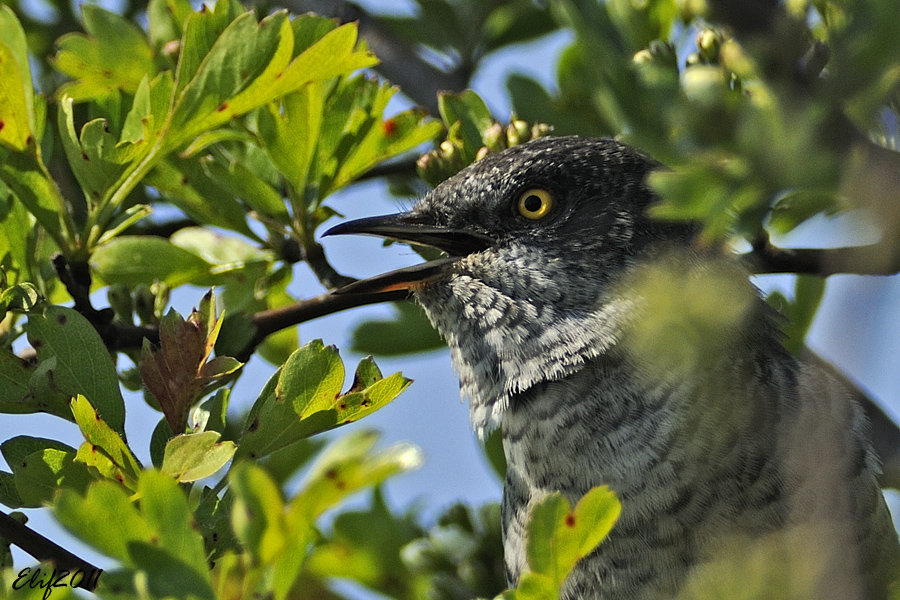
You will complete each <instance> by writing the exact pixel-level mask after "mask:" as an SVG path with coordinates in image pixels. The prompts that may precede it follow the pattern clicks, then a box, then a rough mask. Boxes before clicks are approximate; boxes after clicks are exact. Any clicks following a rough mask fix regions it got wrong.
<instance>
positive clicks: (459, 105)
mask: <svg viewBox="0 0 900 600" xmlns="http://www.w3.org/2000/svg"><path fill="white" fill-rule="evenodd" d="M438 108H439V109H440V111H441V118H442V119H443V120H444V123H445V124H446V125H447V126H448V127H450V126H451V125H454V124H456V123H459V125H458V127H459V135H460V138H461V139H462V142H463V146H462V150H463V160H464V161H465V163H466V164H468V163H471V162H474V161H475V155H476V153H477V152H478V150H479V149H480V148H481V147H482V146H483V145H484V141H483V138H482V135H483V132H484V131H486V130H487V129H489V128H490V127H491V126H492V125H493V124H494V118H493V117H492V116H491V111H490V110H489V109H488V107H487V105H486V104H485V103H484V100H482V99H481V97H480V96H479V95H478V94H476V93H475V92H473V91H471V90H467V91H465V92H463V93H462V94H459V95H457V94H449V93H442V94H439V95H438Z"/></svg>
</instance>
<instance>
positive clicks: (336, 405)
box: [237, 340, 410, 458]
mask: <svg viewBox="0 0 900 600" xmlns="http://www.w3.org/2000/svg"><path fill="white" fill-rule="evenodd" d="M364 362H366V363H367V364H366V365H364V366H363V368H362V373H363V375H362V377H363V378H365V377H370V378H371V373H372V371H371V367H370V366H369V365H368V359H366V361H364ZM343 381H344V365H343V363H342V362H341V359H340V356H339V355H338V352H337V350H336V349H335V348H334V347H333V346H328V347H326V346H324V345H323V344H322V342H321V340H313V341H312V342H310V343H308V344H306V345H305V346H303V347H302V348H300V349H299V350H297V351H296V352H294V353H293V354H292V355H291V356H290V357H289V358H288V360H287V362H285V364H284V366H283V367H282V368H281V369H280V370H279V371H278V372H277V373H276V374H275V375H274V376H273V377H272V379H270V380H269V383H267V384H266V386H265V388H263V391H262V392H261V393H260V396H259V398H258V399H257V401H256V403H255V404H254V406H253V408H252V409H251V411H250V414H249V416H248V417H247V428H246V430H245V433H244V436H243V438H242V440H241V444H240V447H239V448H238V452H237V455H238V456H241V457H242V456H249V457H251V458H259V457H261V456H265V455H266V454H269V453H271V452H273V451H275V450H278V449H279V448H283V447H285V446H288V445H290V444H292V443H294V442H296V441H297V440H300V439H303V438H306V437H308V436H310V435H313V434H316V433H321V432H322V431H327V430H329V429H333V428H335V427H339V426H341V425H344V424H346V423H350V422H351V421H355V420H358V419H360V418H362V417H364V416H366V415H368V414H370V413H372V412H374V411H376V410H378V409H379V408H381V407H383V406H384V405H386V404H388V403H389V402H391V401H392V400H393V399H394V398H396V397H397V395H398V394H400V392H402V391H403V390H404V389H406V387H407V386H408V385H409V384H410V380H409V379H406V378H405V377H403V376H402V375H400V374H399V373H395V374H394V375H391V376H390V377H387V378H385V379H380V380H378V381H375V382H374V383H372V384H371V385H368V386H366V387H365V388H357V387H356V386H355V385H354V387H353V388H351V390H350V391H349V392H348V393H347V394H341V385H342V384H343Z"/></svg>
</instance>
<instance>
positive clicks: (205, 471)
mask: <svg viewBox="0 0 900 600" xmlns="http://www.w3.org/2000/svg"><path fill="white" fill-rule="evenodd" d="M220 437H221V434H220V433H218V432H217V431H204V432H202V433H190V434H182V435H178V436H175V437H174V438H172V439H171V440H169V443H168V444H166V453H165V456H164V458H163V463H162V468H161V470H162V472H163V473H164V474H166V475H169V476H170V477H174V478H175V479H176V480H177V481H197V480H198V479H203V478H205V477H209V476H210V475H212V474H214V473H215V472H216V471H218V470H219V469H221V468H222V467H223V466H225V463H227V462H228V461H229V460H231V457H232V456H233V455H234V451H235V450H236V449H237V446H235V444H234V442H232V441H224V442H219V441H218V440H219V438H220Z"/></svg>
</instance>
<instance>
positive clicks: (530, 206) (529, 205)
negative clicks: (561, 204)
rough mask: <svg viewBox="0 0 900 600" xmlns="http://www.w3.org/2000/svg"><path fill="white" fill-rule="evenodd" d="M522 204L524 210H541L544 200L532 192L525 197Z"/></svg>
mask: <svg viewBox="0 0 900 600" xmlns="http://www.w3.org/2000/svg"><path fill="white" fill-rule="evenodd" d="M523 204H524V206H525V210H527V211H528V212H537V211H539V210H541V206H543V204H544V201H543V200H541V199H540V198H539V197H537V196H535V195H534V194H531V195H530V196H528V197H527V198H525V202H524V203H523Z"/></svg>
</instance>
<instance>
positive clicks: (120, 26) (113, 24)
mask: <svg viewBox="0 0 900 600" xmlns="http://www.w3.org/2000/svg"><path fill="white" fill-rule="evenodd" d="M82 12H83V17H84V28H85V31H87V33H88V35H85V34H82V33H69V34H66V35H64V36H63V37H61V38H60V39H59V40H57V42H56V45H57V47H58V49H59V51H58V52H57V54H56V56H54V57H53V58H52V59H51V63H52V64H53V66H54V67H56V68H57V69H58V70H59V71H60V72H62V73H65V74H66V75H69V76H70V77H72V78H73V79H75V81H73V82H70V83H66V84H64V85H63V87H62V88H61V90H60V92H59V94H60V95H63V94H67V95H69V96H71V97H72V98H74V99H75V100H76V101H79V102H80V101H84V100H90V99H93V98H97V97H100V96H105V95H107V94H110V93H113V92H115V91H117V90H121V91H123V92H127V93H130V94H133V93H134V92H135V91H136V90H137V88H138V85H140V83H141V80H142V79H143V78H144V77H145V76H146V75H148V74H149V75H150V76H153V75H154V74H155V73H156V67H155V65H154V62H153V51H152V49H151V48H150V45H149V44H148V43H147V39H146V37H145V36H144V33H143V32H142V31H141V30H140V29H139V28H137V27H136V26H135V25H134V24H133V23H131V22H130V21H128V20H126V19H124V18H123V17H120V16H119V15H117V14H115V13H113V12H110V11H108V10H105V9H103V8H100V7H99V6H96V5H94V4H85V5H83V6H82Z"/></svg>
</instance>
